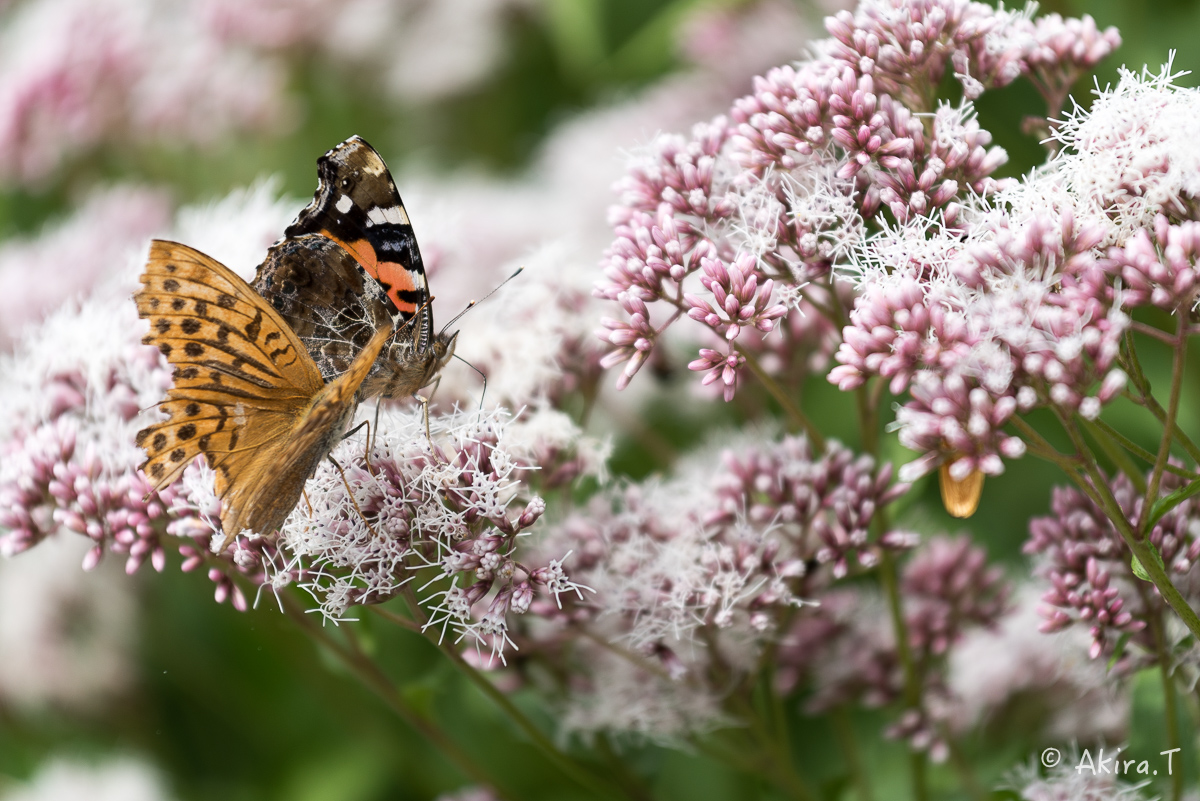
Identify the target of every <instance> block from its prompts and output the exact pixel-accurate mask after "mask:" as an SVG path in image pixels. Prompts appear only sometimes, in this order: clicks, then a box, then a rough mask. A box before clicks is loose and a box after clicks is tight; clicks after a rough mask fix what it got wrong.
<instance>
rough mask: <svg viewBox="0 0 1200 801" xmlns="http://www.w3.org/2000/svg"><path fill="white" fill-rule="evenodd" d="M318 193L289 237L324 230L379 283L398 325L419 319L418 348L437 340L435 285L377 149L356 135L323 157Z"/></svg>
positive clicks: (397, 326)
mask: <svg viewBox="0 0 1200 801" xmlns="http://www.w3.org/2000/svg"><path fill="white" fill-rule="evenodd" d="M317 177H318V180H319V183H318V186H317V192H316V194H315V195H314V196H313V199H312V202H311V203H309V204H308V206H307V207H305V208H304V210H302V211H301V212H300V214H299V216H297V217H296V220H295V221H294V222H293V223H292V224H291V225H290V226H288V228H287V230H286V231H285V236H288V237H298V236H303V235H305V234H321V235H323V236H326V237H328V238H330V239H332V240H333V241H334V242H337V243H338V244H339V245H341V246H342V247H343V248H345V249H346V250H347V251H348V252H349V253H351V254H352V255H353V256H354V258H355V259H356V260H357V262H358V264H359V265H361V266H362V268H363V270H364V271H365V272H366V274H367V275H368V276H370V278H371V279H372V280H373V281H376V282H378V285H379V287H380V289H381V290H382V294H383V295H384V298H385V299H386V303H387V306H388V311H389V312H390V313H391V314H392V317H393V321H394V322H395V325H396V329H397V330H400V329H401V328H402V327H403V326H404V325H405V324H406V323H409V321H412V320H414V318H416V319H415V322H414V325H416V327H417V331H416V332H415V335H414V337H413V339H414V342H415V344H416V346H417V349H418V350H425V349H426V348H427V347H428V346H429V344H430V343H431V342H432V340H433V315H432V313H431V312H430V308H429V283H428V281H427V279H426V277H425V264H424V262H423V261H422V260H421V250H420V248H418V247H417V238H416V236H415V235H414V234H413V229H412V224H411V223H410V222H409V219H408V212H407V211H406V210H405V208H404V201H402V200H401V199H400V193H399V192H397V191H396V184H395V183H394V182H393V181H392V176H391V174H390V173H389V172H388V169H387V165H386V164H384V163H383V159H382V158H381V157H380V156H379V153H377V152H376V151H375V148H373V147H371V146H370V145H369V144H367V143H366V141H364V140H363V139H362V138H360V137H357V136H352V137H350V138H349V139H347V140H346V141H345V142H342V143H341V144H340V145H338V146H337V147H335V148H334V149H333V150H330V151H329V152H328V153H326V154H325V155H324V156H322V157H321V158H320V159H318V160H317Z"/></svg>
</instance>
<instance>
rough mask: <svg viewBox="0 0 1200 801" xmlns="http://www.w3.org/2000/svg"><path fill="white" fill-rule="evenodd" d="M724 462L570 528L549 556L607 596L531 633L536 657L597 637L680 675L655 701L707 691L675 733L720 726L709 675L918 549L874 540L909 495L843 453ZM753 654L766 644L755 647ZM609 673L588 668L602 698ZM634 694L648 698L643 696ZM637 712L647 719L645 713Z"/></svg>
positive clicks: (587, 599) (905, 540)
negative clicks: (585, 632)
mask: <svg viewBox="0 0 1200 801" xmlns="http://www.w3.org/2000/svg"><path fill="white" fill-rule="evenodd" d="M715 461H716V460H715V459H712V458H706V459H703V461H701V462H697V464H696V465H695V467H694V470H693V472H692V473H689V474H687V475H685V476H682V477H680V478H678V479H675V480H672V481H670V482H667V483H662V484H660V483H657V482H653V481H651V482H648V483H646V484H644V485H632V486H628V487H626V488H624V489H623V490H620V491H614V492H610V493H607V494H605V495H601V496H600V497H598V498H596V499H594V500H593V502H592V503H591V504H590V505H589V507H588V508H587V509H586V511H584V512H581V513H578V514H575V515H572V516H571V517H569V518H568V519H567V520H566V521H564V522H563V523H561V524H559V525H558V526H557V527H556V529H555V530H554V532H553V533H552V535H551V537H550V538H549V545H550V547H553V548H555V549H556V550H557V551H562V550H567V549H570V551H571V552H572V554H573V557H572V558H573V560H574V564H575V565H576V566H575V569H574V570H573V573H572V576H573V578H575V579H576V580H577V581H579V582H580V583H582V584H586V585H587V586H588V587H589V588H591V589H592V590H593V591H594V592H593V593H588V594H586V595H584V596H582V597H581V598H578V599H569V603H565V604H564V606H563V609H562V611H561V612H560V613H559V619H560V620H561V623H562V626H563V628H561V629H552V630H539V631H536V632H531V633H530V636H532V637H533V638H534V639H535V640H536V641H537V643H538V644H539V645H538V646H535V647H540V645H546V646H547V647H551V646H550V642H551V641H553V642H554V643H555V644H554V645H553V647H561V646H562V645H564V644H565V643H566V640H563V641H562V642H559V638H562V637H564V636H566V635H568V633H569V632H570V631H573V630H574V629H575V628H577V627H579V626H586V627H588V628H589V630H590V631H592V632H593V633H594V634H595V635H596V636H600V637H603V638H604V639H605V640H607V641H608V642H610V643H612V644H613V645H614V646H616V647H619V648H622V649H628V651H629V652H631V653H632V654H634V655H636V661H637V662H638V663H639V664H641V663H644V664H648V665H653V666H654V667H655V671H653V672H657V673H660V674H661V675H664V676H670V677H671V685H673V686H664V685H663V684H662V683H660V682H658V681H656V680H652V678H653V677H652V676H647V677H645V679H646V680H645V681H644V687H643V689H642V691H641V692H642V693H660V694H661V693H667V694H668V695H669V696H671V697H673V696H674V694H678V693H684V694H686V693H688V692H691V691H692V690H694V691H695V692H696V693H697V696H696V698H694V699H689V700H683V699H680V700H679V704H681V705H682V707H686V708H688V709H691V710H692V713H694V715H695V717H696V718H699V719H700V721H701V722H700V723H699V724H697V720H696V719H692V720H691V721H690V722H683V721H679V720H675V722H674V723H672V724H671V725H686V726H693V725H704V723H703V721H705V720H707V721H711V715H712V714H714V713H713V711H712V710H709V711H708V712H703V711H698V710H697V709H696V706H698V704H697V703H696V702H697V700H698V699H699V698H701V697H705V698H707V697H708V692H709V690H708V689H707V686H706V684H705V681H704V678H703V677H704V676H705V675H707V671H708V670H709V669H712V668H714V665H715V664H716V663H718V662H723V663H724V664H726V665H733V666H735V667H734V668H733V669H734V670H737V671H742V670H751V669H752V668H751V667H749V665H750V664H751V663H752V661H753V659H754V658H755V654H757V653H758V647H759V646H761V645H762V644H764V643H766V642H768V641H770V640H772V639H774V638H775V637H776V636H777V635H778V634H779V633H780V632H781V630H782V631H786V630H788V629H790V625H791V624H790V622H789V621H791V620H792V617H793V613H794V612H795V609H796V607H798V606H802V605H806V600H805V599H807V598H811V597H812V596H813V594H814V593H816V592H817V591H818V590H819V588H820V587H822V586H824V585H826V584H827V583H828V582H829V581H830V580H831V579H832V578H834V577H841V576H844V575H846V574H847V571H848V570H849V569H850V568H851V566H852V560H853V564H854V565H858V566H863V567H868V566H871V565H873V564H874V563H875V562H876V561H877V555H878V552H879V549H880V548H891V549H893V550H900V549H905V548H908V547H911V546H912V545H913V544H914V540H915V537H914V536H913V535H910V534H906V533H902V532H889V533H886V534H883V535H882V536H880V535H875V534H870V533H869V532H870V528H871V525H872V521H874V520H875V519H876V516H877V513H878V512H879V510H880V509H882V508H883V507H884V506H885V505H886V504H888V503H891V502H892V501H893V500H895V499H896V498H897V497H898V496H899V495H900V494H902V493H903V492H904V491H906V490H907V487H906V486H905V485H894V484H892V483H891V473H890V470H888V469H887V468H882V469H880V468H877V467H876V465H875V463H874V461H873V460H872V459H871V458H870V457H866V456H859V457H855V455H854V454H853V453H852V452H850V451H849V450H847V449H846V448H844V447H842V446H840V445H836V444H833V445H830V446H829V447H828V449H827V451H826V453H824V454H823V455H817V454H814V453H813V451H812V448H811V446H810V445H809V444H808V442H807V441H806V440H805V439H804V438H803V437H784V438H783V439H781V440H780V441H778V442H774V443H771V442H759V443H754V444H746V445H742V446H740V447H736V448H730V449H729V450H727V451H725V452H724V454H723V456H722V458H721V461H720V466H719V467H716V469H714V462H715ZM685 472H686V471H685ZM826 565H828V567H823V566H826ZM801 617H804V615H803V614H802V615H801ZM697 643H706V644H707V646H708V647H705V648H698V647H696V645H697ZM747 643H753V644H754V645H755V647H754V648H752V649H750V650H747V647H746V644H747ZM584 645H586V643H584ZM575 647H583V646H582V645H577V646H575ZM727 647H728V648H729V649H732V650H727ZM604 664H607V663H604ZM604 664H599V663H598V664H594V665H593V664H591V663H590V662H589V661H588V660H587V659H586V658H584V659H583V663H582V664H581V665H580V674H579V675H580V681H581V682H582V686H583V687H591V688H593V690H592V691H598V690H596V688H598V687H603V686H606V683H607V682H610V681H613V679H612V677H611V676H609V675H608V673H607V671H608V670H609V668H607V667H605V666H604ZM623 687H624V689H623V690H622V692H623V693H629V694H631V695H638V693H637V692H635V690H634V688H633V686H632V685H626V684H623ZM689 687H690V688H692V690H688V689H687V688H689ZM701 688H704V689H701ZM582 691H583V690H582V687H581V692H582ZM628 703H629V704H630V712H629V713H628V714H629V715H631V716H633V717H635V718H636V717H637V716H636V715H635V714H634V710H635V709H637V708H638V707H639V704H638V702H637V701H636V700H633V699H628ZM647 703H649V702H647ZM656 704H657V702H655V703H653V704H650V706H648V707H646V708H651V707H654V706H656ZM672 704H675V702H674V701H671V702H669V703H668V704H667V705H668V706H671V705H672ZM691 716H692V715H691V714H689V715H683V716H682V717H684V718H689V717H691ZM589 717H594V715H589ZM613 717H614V716H613V715H608V716H605V719H606V720H607V723H606V724H605V725H606V726H610V727H611V726H614V725H617V724H614V723H613ZM616 717H620V716H619V715H617V716H616ZM672 717H673V718H674V716H672ZM619 725H620V726H625V725H629V726H631V727H634V728H638V729H641V728H643V727H645V726H647V725H648V724H647V723H646V722H645V721H644V720H643V721H637V722H636V723H633V722H630V723H628V724H626V723H622V724H619Z"/></svg>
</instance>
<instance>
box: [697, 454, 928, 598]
mask: <svg viewBox="0 0 1200 801" xmlns="http://www.w3.org/2000/svg"><path fill="white" fill-rule="evenodd" d="M722 461H723V465H722V467H723V469H722V472H721V474H720V475H719V476H718V477H717V479H716V480H715V483H714V486H715V493H716V497H715V500H716V503H717V508H716V509H714V510H711V511H710V512H708V513H707V515H706V516H705V518H704V520H705V522H706V523H708V524H710V525H712V524H726V525H727V524H730V523H733V522H735V521H736V520H738V518H739V517H740V516H742V515H745V516H746V518H748V519H749V520H750V521H751V522H752V523H754V524H756V525H761V526H771V525H776V526H779V527H780V528H781V529H782V531H783V532H784V533H786V535H787V536H788V537H789V538H791V539H794V540H795V541H796V542H798V543H803V545H802V546H801V550H800V553H801V558H803V559H815V560H816V562H817V563H818V564H829V565H832V573H833V576H834V577H835V578H841V577H843V576H845V575H846V574H847V573H848V572H849V571H850V568H851V559H853V560H854V561H855V562H857V564H858V565H860V566H861V567H865V568H870V567H874V566H875V564H876V563H877V562H878V560H879V548H881V547H885V548H892V549H901V548H905V547H910V546H911V545H912V544H913V543H914V542H915V536H914V535H911V534H908V533H905V532H900V531H889V532H886V533H885V534H884V535H883V536H881V537H880V538H879V539H878V541H876V542H871V541H870V536H869V531H868V527H869V526H870V524H871V521H872V520H873V519H874V517H875V512H876V511H877V510H879V509H882V508H883V507H884V506H887V505H888V504H889V503H891V502H892V501H894V500H896V499H897V498H899V497H900V496H901V495H903V494H904V493H905V492H907V491H908V485H907V484H892V468H891V465H884V466H883V467H880V468H878V469H876V467H875V460H874V459H872V458H871V457H870V456H866V455H861V456H858V457H855V455H854V453H853V452H851V451H850V450H849V449H847V448H845V447H843V446H842V445H840V444H838V443H831V444H830V445H829V447H828V448H827V449H826V451H825V453H824V454H823V455H821V457H820V458H817V457H816V456H815V455H814V454H813V452H812V446H811V445H810V444H809V442H808V440H807V439H805V438H804V437H784V438H783V440H781V441H780V442H779V443H777V444H774V445H769V446H766V447H762V448H757V449H753V450H748V451H745V452H742V453H737V452H732V451H730V452H726V453H725V454H724V456H723V459H722Z"/></svg>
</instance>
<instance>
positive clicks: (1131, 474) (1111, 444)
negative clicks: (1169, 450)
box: [1083, 420, 1154, 492]
mask: <svg viewBox="0 0 1200 801" xmlns="http://www.w3.org/2000/svg"><path fill="white" fill-rule="evenodd" d="M1099 422H1100V421H1099V420H1097V421H1095V422H1090V421H1088V420H1084V421H1083V427H1084V429H1085V430H1086V431H1087V432H1088V433H1089V434H1091V436H1092V439H1093V440H1095V442H1096V444H1097V445H1099V446H1100V450H1102V451H1104V455H1105V456H1107V457H1108V458H1109V459H1110V460H1111V461H1112V463H1113V464H1114V465H1116V467H1117V469H1118V470H1120V471H1121V472H1122V473H1124V474H1125V477H1126V478H1128V479H1129V480H1130V482H1132V483H1133V487H1134V489H1135V490H1136V491H1137V492H1145V491H1146V477H1145V476H1144V475H1142V471H1141V470H1139V469H1138V467H1137V465H1136V464H1134V463H1133V460H1132V459H1130V458H1129V456H1127V455H1126V453H1125V451H1124V450H1122V449H1121V447H1120V446H1121V444H1122V443H1119V442H1118V441H1117V440H1116V439H1114V438H1113V437H1112V436H1111V435H1110V433H1109V432H1112V433H1113V434H1115V433H1116V432H1115V431H1113V429H1112V428H1111V427H1101V426H1100V425H1097V423H1099ZM1117 436H1118V437H1119V436H1120V435H1119V434H1118V435H1117ZM1148 455H1150V454H1148ZM1150 456H1151V461H1153V458H1154V457H1153V455H1150Z"/></svg>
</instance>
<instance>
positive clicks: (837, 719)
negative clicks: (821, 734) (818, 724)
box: [830, 705, 874, 801]
mask: <svg viewBox="0 0 1200 801" xmlns="http://www.w3.org/2000/svg"><path fill="white" fill-rule="evenodd" d="M830 717H831V718H832V720H833V731H834V733H835V734H836V735H837V739H838V745H839V746H840V747H841V749H842V757H843V758H844V759H845V760H846V768H847V769H848V770H849V771H850V781H851V782H852V783H853V784H854V788H855V790H857V792H858V801H874V797H873V796H872V794H871V783H870V782H869V781H867V771H866V768H865V767H864V766H863V760H862V754H861V753H859V750H858V738H857V737H856V736H855V734H854V721H853V720H851V718H850V711H849V710H848V709H847V708H846V707H845V706H844V705H843V706H838V707H837V708H835V709H834V710H833V712H832V713H831V714H830Z"/></svg>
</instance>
